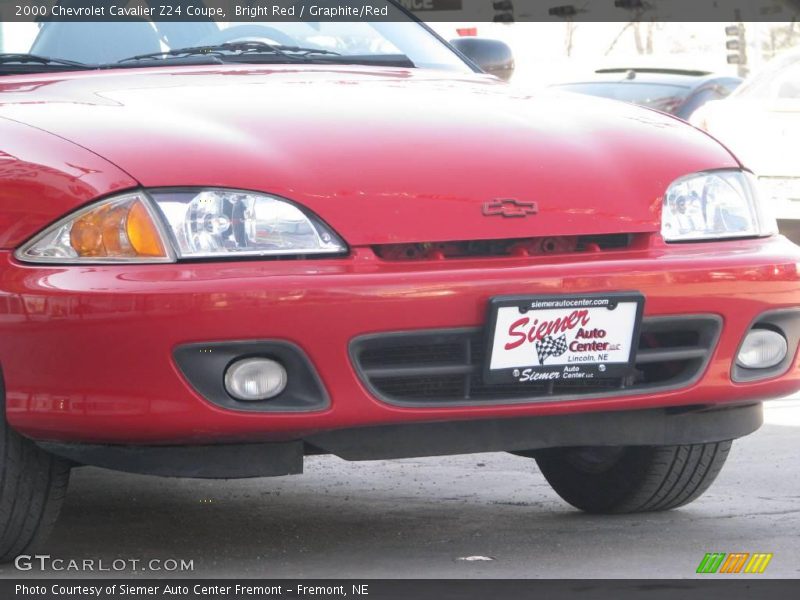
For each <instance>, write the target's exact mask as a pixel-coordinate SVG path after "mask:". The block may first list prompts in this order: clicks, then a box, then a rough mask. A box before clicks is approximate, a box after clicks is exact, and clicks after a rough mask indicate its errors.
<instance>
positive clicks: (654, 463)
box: [533, 441, 732, 513]
mask: <svg viewBox="0 0 800 600" xmlns="http://www.w3.org/2000/svg"><path fill="white" fill-rule="evenodd" d="M731 443H732V442H730V441H726V442H717V443H712V444H693V445H690V446H618V447H590V448H552V449H548V450H540V451H537V452H536V453H534V454H533V456H534V457H535V458H536V463H537V464H538V465H539V469H540V470H541V471H542V474H543V475H544V476H545V478H546V479H547V481H548V483H549V484H550V485H551V486H552V487H553V489H554V490H555V492H556V493H557V494H558V495H559V496H561V497H562V498H563V499H564V500H566V501H567V502H569V503H570V504H572V506H574V507H576V508H579V509H581V510H583V511H586V512H590V513H633V512H651V511H661V510H670V509H672V508H677V507H678V506H683V505H684V504H688V503H689V502H691V501H693V500H694V499H696V498H698V497H699V496H700V495H701V494H702V493H703V492H705V491H706V490H707V489H708V487H709V486H710V485H711V483H712V482H713V481H714V479H716V477H717V475H718V474H719V472H720V470H721V469H722V465H723V464H725V459H726V458H727V456H728V451H729V450H730V448H731Z"/></svg>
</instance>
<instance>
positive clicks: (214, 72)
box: [0, 21, 800, 560]
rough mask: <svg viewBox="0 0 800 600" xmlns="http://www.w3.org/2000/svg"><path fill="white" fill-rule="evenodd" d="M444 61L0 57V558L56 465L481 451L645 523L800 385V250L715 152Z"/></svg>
mask: <svg viewBox="0 0 800 600" xmlns="http://www.w3.org/2000/svg"><path fill="white" fill-rule="evenodd" d="M167 41H168V42H169V46H170V47H171V48H172V49H171V50H169V51H165V50H164V45H165V44H166V42H167ZM473 48H477V49H478V50H475V52H476V54H475V56H474V61H471V60H469V59H467V58H466V57H465V56H464V55H462V54H460V53H459V52H457V51H456V50H454V49H453V48H451V47H450V46H448V45H447V44H446V43H444V42H443V41H442V40H441V39H439V38H438V37H436V36H435V35H434V34H433V33H432V32H431V31H429V30H428V29H427V28H426V27H425V26H424V25H421V24H419V23H414V22H411V21H408V22H392V23H369V24H368V23H357V24H354V23H321V24H309V23H269V24H264V25H253V24H250V25H233V26H231V27H224V28H219V27H218V26H217V25H215V24H213V23H155V24H154V26H150V25H149V24H146V23H144V22H130V23H59V22H48V23H45V24H43V26H42V27H41V29H40V31H39V35H38V37H37V38H36V40H35V41H34V42H33V43H32V45H31V47H30V52H29V53H26V54H24V55H9V54H6V55H2V57H0V73H2V76H1V77H0V178H1V179H2V184H1V185H0V248H1V249H2V250H0V281H1V282H2V287H1V288H0V365H1V366H2V394H3V403H2V405H3V407H4V412H3V415H2V416H3V418H4V425H3V429H2V433H1V434H0V435H2V438H3V439H2V440H0V448H2V461H0V469H2V472H1V473H2V477H1V479H2V488H0V531H2V534H1V536H0V554H1V555H2V556H3V557H4V558H5V559H6V560H7V559H9V558H10V557H13V556H15V555H16V554H19V553H20V552H23V551H24V550H26V549H28V548H29V547H30V546H31V545H32V544H33V543H35V542H37V541H38V540H40V539H41V538H42V537H43V536H44V535H45V533H46V531H47V529H48V528H49V527H50V525H51V524H52V522H53V521H54V519H55V517H56V513H57V512H58V506H59V503H60V502H61V500H62V498H63V496H64V492H65V488H66V485H67V478H68V474H69V470H70V468H71V467H74V466H78V465H99V466H102V467H108V468H112V469H121V470H125V471H132V472H138V473H150V474H157V475H167V476H186V477H207V478H215V477H223V478H228V477H256V476H268V475H286V474H292V473H299V472H301V471H302V468H303V457H304V456H306V455H310V454H319V453H329V454H334V455H337V456H339V457H342V458H344V459H347V460H366V459H385V458H395V457H413V456H432V455H445V454H457V453H472V452H490V451H509V452H514V453H517V454H521V455H524V456H529V457H532V458H534V459H536V461H537V462H538V465H539V468H540V469H541V471H542V472H543V474H544V475H545V477H546V478H547V479H548V481H549V482H550V483H551V484H552V486H553V488H554V489H555V491H556V492H557V493H558V494H560V495H561V496H562V497H563V498H564V499H565V500H566V501H567V502H569V503H571V504H573V505H574V506H576V507H578V508H580V509H583V510H586V511H590V512H598V513H614V512H617V513H618V512H633V511H650V510H664V509H670V508H674V507H676V506H680V505H683V504H686V503H688V502H690V501H692V500H694V499H695V498H697V497H698V496H699V495H700V494H701V493H702V492H703V491H704V490H705V489H706V488H707V487H708V486H709V485H710V483H711V482H712V480H713V479H714V477H715V476H716V475H717V473H718V472H719V470H720V468H721V467H722V464H723V462H724V461H725V457H726V455H727V453H728V450H729V448H730V447H731V440H733V439H735V438H738V437H740V436H744V435H746V434H749V433H751V432H752V431H754V430H756V429H757V428H758V427H759V426H760V424H761V421H762V417H761V403H762V401H763V400H765V399H768V398H774V397H778V396H781V395H784V394H790V393H793V392H796V391H797V390H800V373H798V368H797V359H796V354H797V347H798V338H799V337H800V293H799V290H800V288H799V287H798V283H799V282H800V275H798V266H799V265H800V250H798V248H797V247H796V246H794V245H793V244H791V243H789V242H788V241H787V240H785V239H784V238H783V237H781V236H779V235H777V234H776V229H775V222H774V220H773V219H772V218H770V217H769V216H768V215H766V214H765V213H764V212H762V206H761V204H760V202H759V199H758V197H757V193H756V189H755V186H754V183H753V177H752V175H751V174H750V172H748V171H747V170H746V169H745V168H744V167H743V166H742V165H741V164H740V163H739V161H738V160H737V159H736V157H734V156H732V155H731V154H730V152H728V151H727V150H726V149H725V148H724V147H723V146H721V145H720V144H719V143H717V142H716V141H715V140H714V139H713V138H711V137H709V136H708V135H707V134H705V133H703V132H702V131H699V130H697V129H695V128H693V127H691V126H690V125H688V124H686V123H684V122H681V121H679V120H678V119H676V118H673V117H670V116H667V115H664V114H661V113H658V112H655V111H651V110H647V109H643V108H638V107H633V106H629V105H625V104H622V103H616V102H611V101H606V100H598V99H594V98H589V97H583V96H579V95H574V94H562V93H558V92H542V93H537V94H527V93H524V92H522V91H519V90H515V89H514V88H512V87H510V86H508V85H507V84H505V83H503V82H501V81H500V80H499V79H496V78H493V77H491V76H488V75H485V74H482V73H480V72H479V69H478V67H477V66H476V63H481V62H486V61H489V60H490V59H491V60H494V61H495V63H494V64H495V66H496V63H497V61H498V60H500V61H501V62H502V60H504V59H503V58H502V55H503V52H504V49H503V47H502V46H500V45H497V44H494V45H492V44H491V43H489V42H487V43H486V44H485V45H483V44H481V43H478V44H476V45H475V46H474V47H473ZM481 53H483V54H481ZM487 57H488V58H487ZM498 57H499V58H498Z"/></svg>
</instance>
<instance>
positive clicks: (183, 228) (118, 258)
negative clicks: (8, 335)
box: [16, 189, 347, 264]
mask: <svg viewBox="0 0 800 600" xmlns="http://www.w3.org/2000/svg"><path fill="white" fill-rule="evenodd" d="M346 251H347V246H346V245H345V243H344V242H343V241H342V240H341V239H340V238H339V236H337V235H336V233H334V232H333V231H332V230H331V229H330V228H329V227H328V226H327V225H325V224H324V223H323V222H322V221H320V220H319V219H318V218H317V217H315V216H314V215H311V214H308V213H307V212H305V211H303V210H302V209H301V208H299V207H298V206H296V205H294V204H292V203H291V202H289V201H287V200H281V199H279V198H275V197H273V196H268V195H266V194H259V193H255V192H244V191H237V190H222V189H219V190H218V189H213V190H210V189H195V190H177V191H171V190H170V191H166V190H161V191H156V192H152V193H150V192H148V193H144V192H134V193H130V194H124V195H120V196H115V197H113V198H109V199H106V200H103V201H101V202H98V203H96V204H93V205H92V206H89V207H87V208H85V209H83V210H80V211H78V212H76V213H74V214H72V215H70V216H69V217H67V218H65V219H62V220H61V221H59V222H57V223H56V224H54V225H52V226H50V227H48V228H47V229H46V230H45V231H44V232H42V233H40V234H39V235H37V236H36V237H35V238H33V239H32V240H31V241H29V242H28V243H26V244H25V245H23V246H22V247H21V248H20V249H19V250H17V253H16V256H17V258H19V259H20V260H22V261H27V262H47V263H61V264H74V263H80V264H86V263H108V262H164V261H174V260H175V259H176V257H177V258H223V257H231V258H235V257H239V256H283V255H306V254H309V255H314V254H334V253H341V252H346Z"/></svg>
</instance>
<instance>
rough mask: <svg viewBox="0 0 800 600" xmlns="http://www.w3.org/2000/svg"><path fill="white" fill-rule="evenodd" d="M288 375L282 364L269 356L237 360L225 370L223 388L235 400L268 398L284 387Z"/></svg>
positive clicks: (287, 380) (278, 392)
mask: <svg viewBox="0 0 800 600" xmlns="http://www.w3.org/2000/svg"><path fill="white" fill-rule="evenodd" d="M288 382H289V375H288V374H287V373H286V369H285V368H284V366H283V365H282V364H281V363H279V362H278V361H275V360H271V359H269V358H244V359H242V360H237V361H236V362H234V363H233V364H231V365H230V366H229V367H228V370H227V371H226V372H225V390H226V391H227V392H228V393H229V394H230V395H231V396H232V397H234V398H236V399H237V400H245V401H248V402H253V401H258V400H269V399H270V398H274V397H275V396H277V395H278V394H280V393H281V392H282V391H283V390H285V389H286V384H287V383H288Z"/></svg>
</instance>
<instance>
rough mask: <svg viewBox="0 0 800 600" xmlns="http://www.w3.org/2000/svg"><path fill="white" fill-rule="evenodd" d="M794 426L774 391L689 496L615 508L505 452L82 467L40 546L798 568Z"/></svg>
mask: <svg viewBox="0 0 800 600" xmlns="http://www.w3.org/2000/svg"><path fill="white" fill-rule="evenodd" d="M798 440H800V398H798V399H794V400H785V401H781V402H778V403H772V404H771V405H770V406H769V408H768V410H767V424H766V425H765V426H764V427H763V428H762V429H761V430H760V431H758V432H757V433H756V434H754V435H752V436H750V437H748V438H745V439H743V440H741V441H740V442H738V443H736V444H735V445H734V448H733V450H732V453H731V455H730V458H729V460H728V464H727V466H726V468H725V469H724V470H723V472H722V475H721V476H720V478H719V479H718V480H717V482H716V484H715V485H714V486H713V487H712V488H711V490H710V491H709V492H708V493H707V494H706V495H705V496H703V497H702V498H701V499H700V500H699V501H697V502H695V503H694V504H692V505H690V506H688V507H686V508H683V509H681V510H677V511H673V512H669V513H662V514H647V515H636V516H619V517H595V516H587V515H584V514H582V513H579V512H577V511H575V510H573V509H571V508H570V507H569V506H567V505H565V504H564V503H562V502H561V501H560V500H559V498H558V497H556V495H555V494H554V493H553V492H551V491H550V488H549V487H548V485H547V483H546V482H545V481H544V479H543V478H542V476H541V475H540V474H539V473H538V472H537V470H536V467H535V463H534V462H533V461H530V460H528V459H524V458H519V457H515V456H511V455H507V454H482V455H471V456H459V457H450V458H431V459H414V460H401V461H394V462H389V461H375V462H365V463H347V462H344V461H342V460H339V459H337V458H333V457H313V458H311V459H309V460H308V461H307V466H306V474H305V475H304V476H300V477H283V478H278V479H261V480H246V481H191V480H176V479H160V478H155V477H143V476H136V475H126V474H120V473H113V472H108V471H103V470H100V469H93V468H92V469H90V468H84V469H79V470H76V471H75V473H74V477H73V480H72V483H71V488H70V494H69V497H68V500H67V503H66V505H65V508H64V512H63V516H62V519H61V521H60V523H59V525H58V528H57V531H56V533H55V535H54V537H53V539H52V540H51V542H50V543H49V544H48V546H47V548H46V551H47V552H49V553H50V554H51V555H52V556H54V557H56V556H57V557H62V558H81V559H83V558H103V559H105V560H106V561H109V562H110V561H111V560H112V559H114V558H126V559H130V558H141V559H143V560H148V559H151V558H161V559H164V558H177V559H181V558H183V559H191V560H193V561H194V568H195V570H194V572H193V573H183V574H182V575H184V576H187V575H188V576H200V577H217V576H219V577H233V576H236V577H239V576H247V577H291V578H299V577H303V578H311V577H356V578H358V577H426V578H427V577H444V578H464V577H553V578H560V577H586V578H591V577H689V576H692V575H693V574H694V571H695V568H696V566H697V564H698V563H699V561H700V560H701V558H702V557H703V555H704V554H705V553H706V552H712V551H717V552H772V553H774V558H773V560H772V562H771V564H770V565H769V567H768V569H767V571H766V573H765V575H764V576H772V577H800V477H798V473H799V472H800V468H799V467H798V464H799V463H798V448H800V445H799V444H798ZM465 557H483V558H491V559H492V560H470V561H467V560H460V559H463V558H465ZM52 574H53V573H49V575H52ZM139 574H140V575H144V574H143V573H139ZM0 575H3V576H19V575H20V573H19V572H17V571H15V570H14V569H13V567H9V566H6V567H3V568H2V570H0ZM28 575H34V573H33V572H28V573H26V576H28ZM45 575H48V573H45ZM59 575H64V573H59ZM84 575H86V574H84ZM149 575H151V576H152V575H161V574H160V573H150V574H149Z"/></svg>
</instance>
